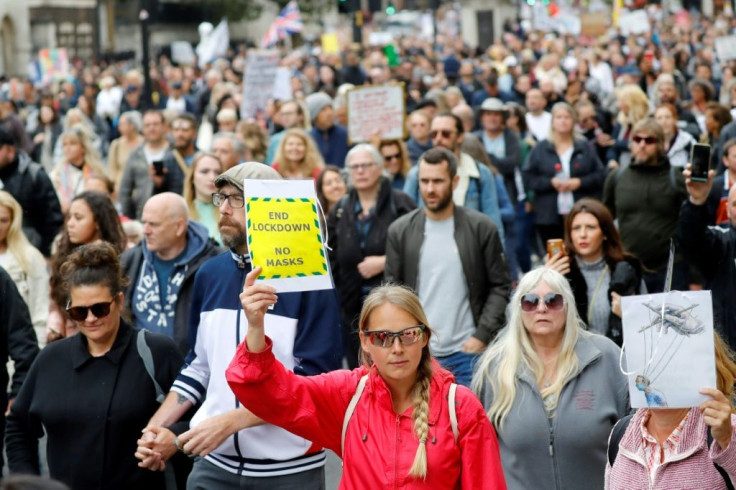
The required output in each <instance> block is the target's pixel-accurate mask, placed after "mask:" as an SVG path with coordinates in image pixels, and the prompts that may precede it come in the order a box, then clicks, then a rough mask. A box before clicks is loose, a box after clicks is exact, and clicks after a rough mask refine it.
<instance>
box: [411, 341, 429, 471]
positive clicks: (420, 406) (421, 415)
mask: <svg viewBox="0 0 736 490" xmlns="http://www.w3.org/2000/svg"><path fill="white" fill-rule="evenodd" d="M423 357H424V359H422V363H421V364H420V365H419V369H418V370H417V381H416V383H415V384H414V413H413V418H414V433H415V434H416V436H417V438H418V439H419V447H417V453H416V456H414V463H413V464H412V465H411V469H410V470H409V476H413V477H415V478H421V479H423V480H424V479H426V478H427V438H428V437H429V385H430V382H431V381H432V364H431V358H430V356H429V355H426V356H423Z"/></svg>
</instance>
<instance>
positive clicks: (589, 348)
mask: <svg viewBox="0 0 736 490" xmlns="http://www.w3.org/2000/svg"><path fill="white" fill-rule="evenodd" d="M619 353H620V350H619V348H618V347H617V346H616V344H614V343H613V342H612V341H611V340H609V339H608V338H606V337H603V336H601V335H597V334H593V333H588V332H582V333H581V334H580V337H579V339H578V342H577V344H576V345H575V354H576V355H577V356H578V359H579V363H580V367H579V372H578V374H577V375H576V376H575V377H574V378H573V379H572V380H570V381H569V382H568V383H567V384H566V385H565V386H564V387H563V388H562V393H560V399H559V401H558V403H557V409H556V410H555V412H554V416H553V417H552V418H550V419H548V418H547V413H546V412H545V410H544V404H543V403H542V397H541V395H540V393H539V389H538V387H537V383H536V380H535V379H534V377H533V376H532V374H531V372H529V371H528V370H527V369H526V368H522V369H521V370H520V372H519V373H517V383H516V390H517V391H516V399H515V401H514V404H513V406H512V407H511V411H510V412H509V414H508V416H507V417H506V420H505V421H504V425H503V429H502V430H498V428H496V430H497V432H498V442H499V445H500V448H501V462H502V464H503V471H504V475H505V477H506V484H507V486H508V488H509V490H517V489H518V490H527V489H557V490H577V489H580V490H591V489H602V488H603V476H604V472H605V469H606V450H607V447H608V436H609V434H610V432H611V428H612V427H613V425H614V424H615V423H616V421H617V420H618V419H619V418H621V417H623V416H624V415H626V413H627V412H628V409H629V397H628V387H627V380H626V376H624V375H623V374H622V373H621V370H620V369H619ZM492 399H493V393H492V392H491V386H490V384H489V383H486V386H485V388H484V390H483V393H482V398H481V400H482V401H483V406H484V407H486V409H488V407H489V406H490V404H491V401H492Z"/></svg>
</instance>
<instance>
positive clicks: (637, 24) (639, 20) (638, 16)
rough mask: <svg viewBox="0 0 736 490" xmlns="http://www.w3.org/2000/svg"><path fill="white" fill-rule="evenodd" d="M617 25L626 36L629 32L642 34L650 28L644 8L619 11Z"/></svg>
mask: <svg viewBox="0 0 736 490" xmlns="http://www.w3.org/2000/svg"><path fill="white" fill-rule="evenodd" d="M618 27H619V29H621V34H623V35H624V36H628V35H629V34H644V33H645V32H649V31H650V30H651V29H652V26H651V24H650V23H649V17H647V13H646V12H645V11H644V10H634V11H633V12H624V13H621V15H620V16H619V18H618Z"/></svg>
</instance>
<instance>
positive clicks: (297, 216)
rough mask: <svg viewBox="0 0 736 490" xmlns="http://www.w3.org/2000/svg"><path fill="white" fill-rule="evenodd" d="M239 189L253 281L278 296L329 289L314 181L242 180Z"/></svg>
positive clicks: (330, 282)
mask: <svg viewBox="0 0 736 490" xmlns="http://www.w3.org/2000/svg"><path fill="white" fill-rule="evenodd" d="M243 188H244V189H245V195H244V197H245V221H246V231H247V235H248V251H249V252H250V258H251V261H252V262H253V266H254V267H262V268H263V271H262V272H261V275H260V276H259V277H258V280H259V281H262V282H264V283H266V284H269V285H271V286H273V287H275V288H276V290H277V291H279V292H291V291H311V290H317V289H330V288H332V287H333V282H332V276H331V275H330V271H329V267H328V264H327V255H326V253H325V250H324V243H323V238H322V230H321V224H320V218H319V213H318V207H317V196H316V194H315V190H314V183H313V181H312V180H311V179H310V180H246V181H245V183H244V186H243Z"/></svg>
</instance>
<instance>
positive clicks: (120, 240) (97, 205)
mask: <svg viewBox="0 0 736 490" xmlns="http://www.w3.org/2000/svg"><path fill="white" fill-rule="evenodd" d="M78 200H83V201H84V202H85V203H87V206H89V209H90V210H91V211H92V217H93V218H94V221H95V224H97V226H98V228H99V236H100V240H102V241H103V242H107V243H109V244H110V245H111V246H112V247H113V248H114V250H116V251H117V253H118V255H119V254H122V253H123V252H124V251H125V246H126V244H127V239H126V237H125V232H124V231H123V227H122V226H121V224H120V218H119V217H118V212H117V210H116V209H115V205H114V204H113V203H112V201H111V200H110V198H109V197H108V196H106V195H105V194H102V193H100V192H91V191H87V192H82V193H81V194H78V195H77V196H75V197H74V199H72V201H71V202H74V201H78ZM80 246H81V245H75V244H73V243H71V242H70V241H69V233H68V232H67V231H66V223H65V224H64V228H63V229H62V231H61V238H60V239H59V245H58V248H57V251H56V254H55V255H54V259H53V261H52V262H51V299H52V300H53V301H55V302H56V304H57V305H58V306H59V307H60V308H61V307H63V305H64V302H65V301H66V296H65V292H64V289H63V287H62V283H61V275H60V272H59V271H60V269H61V266H62V264H63V263H64V261H66V258H67V257H68V256H69V254H71V253H72V252H73V251H74V249H76V248H79V247H80Z"/></svg>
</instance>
